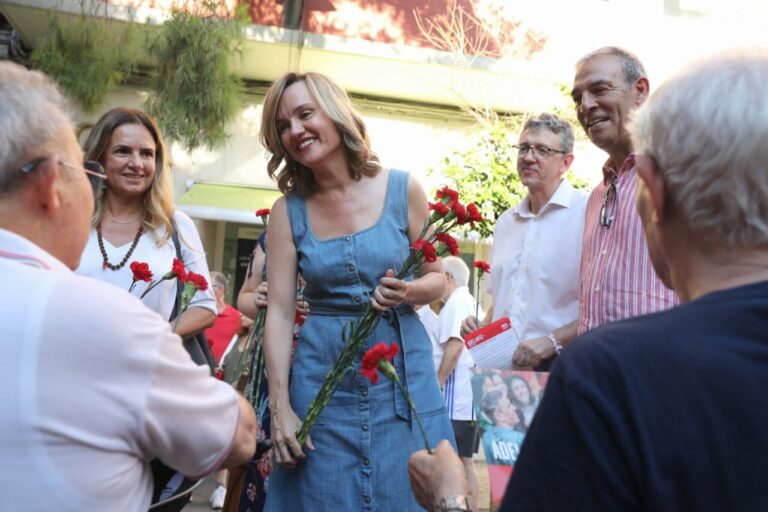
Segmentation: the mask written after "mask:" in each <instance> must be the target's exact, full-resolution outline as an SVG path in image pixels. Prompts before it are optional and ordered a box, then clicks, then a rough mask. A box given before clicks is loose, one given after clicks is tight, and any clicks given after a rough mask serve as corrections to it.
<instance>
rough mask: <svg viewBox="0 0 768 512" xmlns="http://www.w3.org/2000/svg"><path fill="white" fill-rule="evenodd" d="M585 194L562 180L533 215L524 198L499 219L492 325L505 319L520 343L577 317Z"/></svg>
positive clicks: (495, 236)
mask: <svg viewBox="0 0 768 512" xmlns="http://www.w3.org/2000/svg"><path fill="white" fill-rule="evenodd" d="M588 195H589V194H588V192H587V191H584V190H576V189H574V188H573V187H572V186H571V185H570V183H568V181H567V180H563V181H562V182H561V183H560V185H559V186H558V187H557V190H555V193H554V194H553V195H552V197H551V198H550V199H549V202H548V203H547V204H546V205H544V207H543V208H542V209H541V211H539V213H538V214H536V215H534V214H533V213H532V212H531V209H530V201H529V198H528V197H526V198H525V199H523V201H522V202H520V204H518V205H517V206H515V207H513V208H510V209H509V210H507V211H506V212H504V214H503V215H502V216H501V217H499V220H498V221H497V223H496V229H495V230H494V232H493V248H492V249H491V285H492V291H493V320H494V321H495V320H498V319H499V318H502V317H504V316H507V317H509V319H510V320H511V321H512V325H513V326H514V328H515V331H516V332H517V334H518V335H519V336H520V341H524V340H528V339H531V338H536V337H539V336H545V335H547V334H549V333H550V332H552V331H553V330H554V329H557V328H559V327H561V326H563V325H565V324H567V323H569V322H572V321H574V320H576V319H577V318H578V316H579V265H580V262H581V238H582V236H583V233H584V215H585V212H586V206H587V197H588Z"/></svg>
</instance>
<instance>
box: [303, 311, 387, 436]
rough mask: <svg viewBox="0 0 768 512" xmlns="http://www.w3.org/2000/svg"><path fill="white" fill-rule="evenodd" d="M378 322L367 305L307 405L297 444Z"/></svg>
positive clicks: (308, 431) (373, 312)
mask: <svg viewBox="0 0 768 512" xmlns="http://www.w3.org/2000/svg"><path fill="white" fill-rule="evenodd" d="M378 321H379V315H378V312H377V311H376V310H375V309H373V308H372V307H371V306H370V305H368V306H367V307H366V309H365V311H364V312H363V314H362V316H361V317H360V318H358V319H357V320H356V321H355V322H354V323H353V324H352V327H351V329H350V333H349V338H348V339H347V342H346V343H345V345H344V348H343V349H342V351H341V354H339V357H338V358H337V359H336V362H334V363H333V366H332V367H331V370H330V371H329V372H328V375H326V377H325V381H323V385H322V386H321V387H320V391H318V393H317V396H315V398H314V399H313V400H312V403H311V404H309V409H308V410H307V415H306V417H305V418H304V421H303V422H302V424H301V427H300V428H299V430H298V432H297V433H296V440H297V441H298V442H299V444H304V441H306V439H307V436H308V435H309V433H310V431H311V430H312V426H313V425H314V423H315V421H317V418H318V417H319V416H320V413H321V412H322V410H323V409H324V408H325V406H326V405H328V402H330V400H331V398H332V397H333V394H334V393H335V392H336V389H337V388H338V387H339V385H340V384H341V381H342V380H343V379H344V377H345V376H346V375H347V373H349V372H350V371H352V370H354V364H355V362H356V361H357V359H358V355H359V353H360V350H361V349H362V348H363V344H364V343H365V340H366V339H368V337H369V336H370V335H371V334H372V333H373V329H374V328H375V327H376V323H377V322H378Z"/></svg>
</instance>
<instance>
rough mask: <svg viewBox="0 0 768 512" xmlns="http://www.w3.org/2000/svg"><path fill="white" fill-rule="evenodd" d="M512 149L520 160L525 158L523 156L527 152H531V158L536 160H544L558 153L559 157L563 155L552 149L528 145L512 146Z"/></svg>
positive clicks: (563, 153)
mask: <svg viewBox="0 0 768 512" xmlns="http://www.w3.org/2000/svg"><path fill="white" fill-rule="evenodd" d="M512 147H513V148H515V149H516V150H517V159H518V160H521V159H523V158H525V155H527V154H528V151H529V150H530V151H533V156H534V158H536V159H537V160H546V159H547V158H549V157H550V156H552V153H560V154H561V155H565V154H566V153H565V151H562V150H559V149H552V148H548V147H547V146H539V145H536V146H531V145H530V144H519V145H518V144H513V145H512Z"/></svg>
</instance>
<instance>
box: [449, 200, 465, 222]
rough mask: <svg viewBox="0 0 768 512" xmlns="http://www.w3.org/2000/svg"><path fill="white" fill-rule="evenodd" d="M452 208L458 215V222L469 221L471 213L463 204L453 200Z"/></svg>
mask: <svg viewBox="0 0 768 512" xmlns="http://www.w3.org/2000/svg"><path fill="white" fill-rule="evenodd" d="M451 210H452V211H453V213H454V214H455V215H456V224H466V223H467V222H469V214H468V213H467V209H466V208H465V207H464V205H463V204H461V203H460V202H458V201H453V202H452V203H451Z"/></svg>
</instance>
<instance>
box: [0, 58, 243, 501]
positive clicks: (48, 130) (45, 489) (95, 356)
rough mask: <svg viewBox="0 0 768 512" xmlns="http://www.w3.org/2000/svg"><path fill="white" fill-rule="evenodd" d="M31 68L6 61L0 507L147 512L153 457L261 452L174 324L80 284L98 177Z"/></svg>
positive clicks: (0, 209) (124, 296)
mask: <svg viewBox="0 0 768 512" xmlns="http://www.w3.org/2000/svg"><path fill="white" fill-rule="evenodd" d="M82 158H83V152H82V150H81V149H80V147H79V146H78V144H77V139H76V138H75V135H74V130H73V125H72V122H71V121H70V120H69V119H68V118H67V116H66V115H65V114H64V113H63V100H62V98H61V95H60V94H59V92H58V91H57V90H56V88H55V86H54V85H53V84H52V83H51V82H50V80H48V79H47V78H46V77H45V76H44V75H42V74H41V73H39V72H33V71H28V70H26V69H24V68H22V67H21V66H18V65H16V64H13V63H11V62H8V61H0V281H1V282H2V283H3V284H2V287H0V311H2V314H0V332H2V333H3V336H2V341H0V352H2V354H3V360H4V362H5V363H6V364H5V366H4V369H3V371H2V372H0V448H1V449H2V453H3V460H4V462H3V464H2V466H0V510H29V511H32V510H45V509H48V508H55V509H56V510H72V511H75V510H121V511H135V512H145V511H146V510H147V508H148V507H149V503H150V500H151V497H152V475H151V471H150V467H149V461H150V460H151V459H153V458H155V457H159V458H162V460H164V461H166V462H167V463H168V464H169V465H170V466H172V467H174V468H176V469H178V470H179V471H180V472H182V473H183V474H185V475H188V476H190V477H195V476H202V475H205V474H208V473H210V472H212V471H213V470H215V469H217V468H218V467H219V466H222V465H223V466H227V467H228V466H233V465H237V464H241V463H244V462H246V461H247V460H249V459H250V458H251V456H252V455H253V454H254V452H255V451H256V422H255V416H254V413H253V409H252V408H251V407H250V405H249V404H248V403H247V402H246V401H245V400H244V399H243V398H242V397H239V396H238V395H237V393H236V392H235V391H234V390H233V389H232V388H231V387H230V386H229V385H227V384H225V383H223V382H220V381H217V380H215V379H213V378H211V377H210V375H209V374H208V371H207V369H205V368H202V367H199V366H197V365H196V364H194V363H193V362H192V360H191V359H190V358H189V355H188V354H187V352H186V351H185V350H184V348H183V346H182V344H181V339H180V338H179V337H178V336H177V335H176V334H173V333H172V332H171V330H170V327H169V325H168V322H167V321H165V320H164V319H162V318H160V317H159V316H158V315H157V314H155V313H153V312H152V311H150V310H149V309H147V308H146V307H144V306H143V305H142V304H141V302H139V301H138V300H137V299H136V298H134V297H131V296H130V295H129V294H128V293H127V292H126V291H121V290H120V289H118V288H116V287H114V286H112V285H110V284H106V283H103V282H101V281H97V280H94V279H90V278H85V277H81V276H76V275H75V274H74V273H73V272H72V269H74V268H75V267H77V265H78V263H79V261H80V255H81V253H82V251H83V248H84V247H85V243H86V241H87V239H88V233H89V231H90V219H91V215H92V214H93V207H94V197H95V196H97V195H98V194H100V193H101V191H102V189H103V183H104V180H105V175H104V171H103V169H101V166H100V165H99V164H97V163H90V162H86V163H81V162H82Z"/></svg>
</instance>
